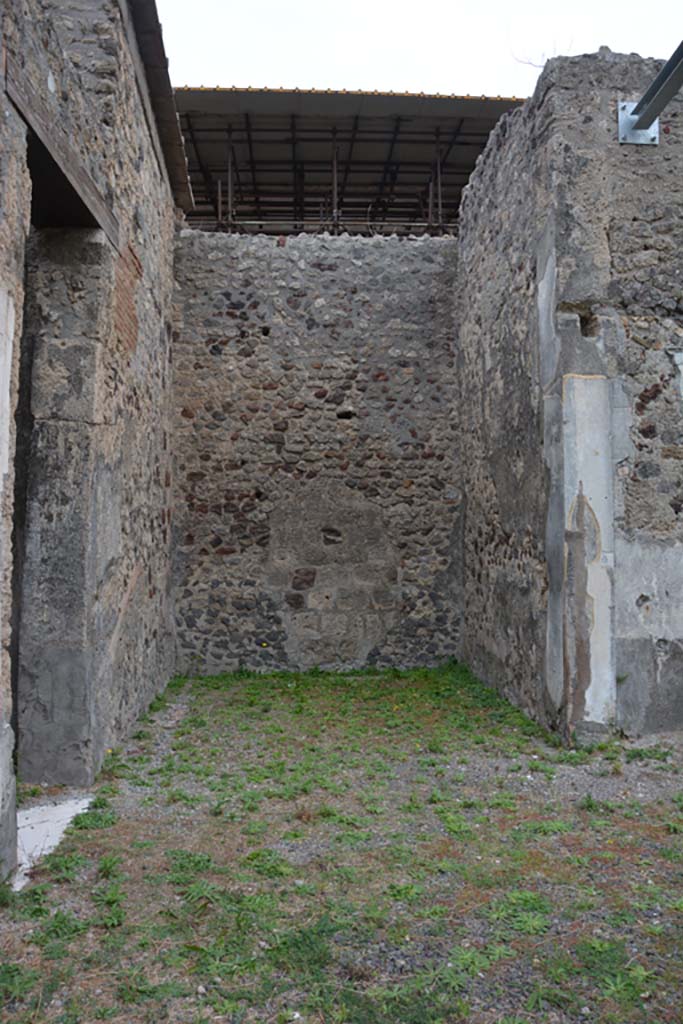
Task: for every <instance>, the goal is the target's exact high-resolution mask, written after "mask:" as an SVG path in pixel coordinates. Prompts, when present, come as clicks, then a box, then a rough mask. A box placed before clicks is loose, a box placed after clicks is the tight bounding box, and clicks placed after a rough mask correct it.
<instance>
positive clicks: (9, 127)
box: [0, 4, 30, 877]
mask: <svg viewBox="0 0 683 1024" xmlns="http://www.w3.org/2000/svg"><path fill="white" fill-rule="evenodd" d="M2 10H3V8H2V4H0V15H1V14H2ZM25 146H26V133H25V129H24V126H23V124H22V123H21V121H20V119H19V117H18V116H17V115H16V114H15V112H14V109H13V108H12V107H11V106H10V104H9V103H8V101H7V99H6V97H5V95H4V93H3V92H2V91H0V154H1V158H0V877H3V876H4V875H5V874H6V873H7V872H8V871H9V870H11V868H12V866H13V865H14V861H15V856H16V852H15V846H16V842H15V810H14V804H15V781H14V767H13V763H12V755H13V751H14V732H13V729H12V692H11V672H10V658H9V648H10V633H11V617H12V507H13V500H12V498H13V492H14V444H15V433H14V421H13V416H12V412H13V409H14V402H15V400H16V391H17V377H18V367H19V337H20V333H21V320H22V310H23V265H24V238H25V235H26V231H27V229H28V216H29V209H30V191H29V182H28V172H27V169H26V163H25V159H24V152H25Z"/></svg>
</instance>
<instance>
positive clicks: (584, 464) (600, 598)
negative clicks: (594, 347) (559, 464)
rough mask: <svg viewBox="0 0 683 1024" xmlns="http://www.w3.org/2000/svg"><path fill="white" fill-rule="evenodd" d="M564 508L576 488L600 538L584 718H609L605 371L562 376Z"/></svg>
mask: <svg viewBox="0 0 683 1024" xmlns="http://www.w3.org/2000/svg"><path fill="white" fill-rule="evenodd" d="M563 390H564V413H563V428H564V430H563V433H564V505H565V509H564V514H565V523H566V524H567V525H569V523H570V521H571V516H572V510H573V507H574V503H575V501H576V499H577V496H578V494H579V493H580V492H582V493H583V496H584V498H585V499H586V501H587V502H588V504H589V506H590V509H591V511H592V513H593V515H594V517H595V522H596V525H597V528H598V536H599V544H598V550H597V552H596V555H595V558H594V560H593V561H592V562H591V563H590V564H589V565H588V594H589V596H590V598H591V599H592V628H591V634H590V669H591V681H590V685H589V687H588V690H587V692H586V710H585V719H586V721H589V722H600V723H603V724H608V723H609V722H611V721H612V720H613V718H614V713H615V706H616V681H615V680H616V674H615V663H614V642H613V628H612V618H613V572H612V570H613V567H614V499H613V490H612V412H611V402H610V382H609V380H607V379H606V378H605V377H598V376H596V377H589V376H585V377H584V376H579V375H574V374H571V375H568V376H566V377H565V378H564V389H563Z"/></svg>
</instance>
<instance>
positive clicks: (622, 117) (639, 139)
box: [617, 100, 659, 146]
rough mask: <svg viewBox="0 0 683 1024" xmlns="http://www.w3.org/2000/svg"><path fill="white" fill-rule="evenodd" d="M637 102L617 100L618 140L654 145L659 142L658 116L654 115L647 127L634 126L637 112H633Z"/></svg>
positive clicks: (623, 142) (635, 144)
mask: <svg viewBox="0 0 683 1024" xmlns="http://www.w3.org/2000/svg"><path fill="white" fill-rule="evenodd" d="M637 106H638V104H637V103H636V102H635V101H634V102H632V103H629V102H625V101H624V100H619V102H618V104H617V111H618V115H619V142H621V143H622V144H625V143H630V144H631V145H633V146H656V145H657V144H658V143H659V118H658V117H656V118H655V119H654V121H653V122H652V124H651V125H650V127H649V128H635V127H634V125H635V123H636V121H638V119H639V118H638V114H636V113H634V111H635V109H636V107H637Z"/></svg>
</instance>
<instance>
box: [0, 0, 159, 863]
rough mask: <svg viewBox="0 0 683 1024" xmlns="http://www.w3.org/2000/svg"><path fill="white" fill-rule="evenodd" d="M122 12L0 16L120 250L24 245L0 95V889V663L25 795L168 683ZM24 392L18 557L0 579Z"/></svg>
mask: <svg viewBox="0 0 683 1024" xmlns="http://www.w3.org/2000/svg"><path fill="white" fill-rule="evenodd" d="M123 10H125V4H123V3H121V4H119V3H118V2H116V3H114V2H109V0H74V2H73V3H71V4H64V3H61V2H59V3H58V2H57V0H17V2H13V3H11V4H9V5H4V6H3V5H2V4H0V16H1V18H2V31H3V37H4V41H5V44H6V47H7V51H8V54H9V55H10V58H11V60H12V61H13V62H14V65H15V67H17V68H18V69H19V71H20V73H21V75H22V77H23V80H24V81H26V82H28V83H30V86H31V88H33V89H34V90H35V91H36V93H37V94H39V95H40V97H41V100H42V101H43V102H44V103H45V104H46V106H47V107H48V109H49V111H50V117H51V119H52V123H53V125H54V130H55V131H56V132H59V133H61V134H62V136H63V137H65V138H68V141H69V145H70V147H71V150H72V151H73V152H74V153H75V154H76V155H77V157H78V159H79V160H80V161H81V165H82V167H83V168H84V169H85V171H87V173H88V174H90V176H91V177H92V179H93V181H94V182H95V184H96V185H97V187H98V188H99V190H100V192H101V194H102V196H103V197H104V200H105V202H107V203H108V204H109V205H110V207H111V209H112V212H113V214H114V216H115V217H116V218H117V220H118V223H119V229H120V238H119V246H118V248H117V249H114V248H113V247H112V245H111V244H110V242H108V241H107V240H106V239H105V237H104V235H103V233H102V232H100V231H93V230H82V229H76V228H70V227H69V226H68V225H66V226H65V227H64V228H63V229H59V230H50V231H48V230H41V231H34V232H33V234H32V237H31V240H30V245H29V246H28V248H27V247H26V239H27V237H28V233H29V217H30V208H31V183H30V178H29V174H28V163H27V130H26V126H25V124H24V122H23V120H22V118H21V117H20V116H19V114H18V112H17V110H16V109H15V108H14V106H13V105H12V103H11V102H9V100H8V98H7V95H6V94H5V92H4V91H0V107H1V116H0V386H1V387H2V389H3V391H2V396H3V397H2V401H1V402H0V409H1V410H2V412H1V413H0V501H1V514H2V518H1V520H0V630H1V632H2V651H1V659H2V660H1V661H0V815H1V816H2V820H0V835H1V837H2V843H1V848H0V861H2V864H1V865H0V871H1V870H3V869H6V868H7V867H8V866H9V865H10V864H11V861H12V857H13V852H12V851H13V845H14V844H13V836H12V827H13V820H14V807H13V804H14V796H13V794H14V780H13V772H12V766H11V757H12V749H13V746H14V737H13V733H12V730H11V728H10V725H11V719H12V711H11V708H12V699H11V685H10V679H11V669H10V657H9V651H10V647H11V646H13V648H14V650H15V653H17V652H18V653H17V658H15V665H17V666H18V673H17V674H18V680H17V685H18V691H19V701H18V707H17V708H15V712H14V714H15V715H16V716H17V717H18V724H19V762H20V769H19V770H20V777H21V778H23V779H25V780H35V781H43V780H48V781H50V782H79V783H83V782H88V781H89V780H91V779H92V777H93V774H94V772H95V770H96V769H97V766H98V764H99V762H100V760H101V757H102V754H103V752H104V750H105V749H106V747H107V746H109V745H112V744H113V743H114V742H116V740H117V739H118V738H119V737H120V736H121V735H122V734H123V733H124V732H125V731H126V729H128V728H129V727H130V725H131V724H132V722H133V721H134V720H135V718H136V717H137V715H138V714H139V713H140V711H141V710H142V709H143V708H144V707H145V705H146V704H147V703H148V701H149V699H150V698H151V697H152V696H153V694H154V693H155V692H157V691H158V689H159V688H160V687H161V686H162V685H163V684H164V683H165V681H166V679H167V678H168V675H169V673H170V672H171V670H172V665H173V655H174V642H173V620H172V615H171V602H170V590H169V573H168V567H169V553H170V536H169V533H170V500H169V499H170V443H169V430H168V401H167V394H168V383H169V362H170V309H171V288H172V238H173V230H174V204H173V199H172V196H171V191H170V187H169V184H168V178H167V175H166V171H165V168H164V166H163V163H162V162H161V161H160V159H159V148H158V145H157V143H156V140H155V138H154V137H153V135H154V131H155V129H154V127H153V124H152V125H150V121H149V118H148V116H147V115H146V112H145V102H144V101H145V96H144V91H143V88H142V86H141V79H140V74H139V68H138V74H137V76H136V72H135V61H134V55H133V54H132V52H131V50H130V46H129V36H128V35H127V33H126V32H125V30H124V25H123V21H122V11H123ZM143 84H144V83H143ZM25 272H26V282H27V296H26V300H24V294H23V281H24V274H25ZM24 304H25V305H26V315H25V316H23V311H24ZM22 319H23V328H22ZM20 354H21V355H22V356H23V358H22V360H21V361H22V366H23V368H24V370H25V371H26V372H25V374H24V378H23V382H22V384H21V387H20V380H19V378H20V374H19V362H20ZM22 389H23V395H24V403H23V406H22V407H21V408H20V409H19V413H18V415H19V427H20V429H21V430H23V431H24V434H23V436H22V437H20V438H19V443H20V446H21V450H22V460H21V469H22V474H23V478H21V479H19V481H18V482H17V488H16V489H17V491H18V493H19V494H20V500H24V502H25V509H24V512H25V515H24V519H23V521H22V525H23V529H24V537H23V541H25V549H26V550H25V556H26V557H25V563H24V571H23V573H22V574H19V577H20V578H17V574H16V573H15V577H14V580H13V578H12V576H13V574H12V526H13V517H14V498H15V493H14V492H15V481H14V451H15V441H16V438H15V433H16V431H15V421H14V411H15V408H17V399H18V395H19V393H20V391H22ZM22 409H23V413H22ZM22 474H20V477H22ZM22 491H23V494H24V498H23V499H21V493H22ZM16 522H17V521H16V520H15V525H16ZM18 539H20V538H18V537H17V535H16V531H15V543H16V542H17V541H18ZM13 586H14V596H13V594H12V588H13ZM22 592H23V596H21V595H22ZM22 603H23V608H24V614H23V615H19V614H18V612H21V604H22ZM67 620H68V623H67ZM12 621H14V625H15V627H16V628H15V633H14V641H12ZM17 631H18V632H17Z"/></svg>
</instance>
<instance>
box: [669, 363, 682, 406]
mask: <svg viewBox="0 0 683 1024" xmlns="http://www.w3.org/2000/svg"><path fill="white" fill-rule="evenodd" d="M671 358H672V359H673V361H674V365H675V367H676V369H677V370H678V390H679V392H680V395H681V398H682V399H683V352H672V353H671Z"/></svg>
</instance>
